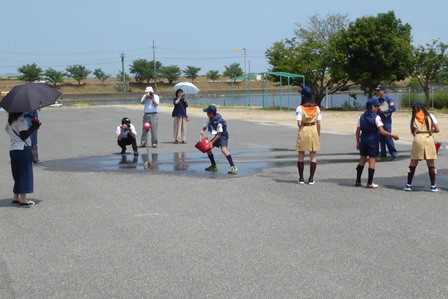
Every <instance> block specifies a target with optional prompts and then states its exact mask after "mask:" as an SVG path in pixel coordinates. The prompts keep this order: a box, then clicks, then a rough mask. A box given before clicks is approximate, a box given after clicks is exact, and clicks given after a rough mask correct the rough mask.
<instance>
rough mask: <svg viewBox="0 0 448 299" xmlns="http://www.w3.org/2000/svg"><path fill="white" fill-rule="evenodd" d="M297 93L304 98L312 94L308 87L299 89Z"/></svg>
mask: <svg viewBox="0 0 448 299" xmlns="http://www.w3.org/2000/svg"><path fill="white" fill-rule="evenodd" d="M299 93H300V94H301V95H304V96H306V97H310V96H312V94H313V91H312V90H311V88H309V87H308V86H304V87H303V88H302V89H299Z"/></svg>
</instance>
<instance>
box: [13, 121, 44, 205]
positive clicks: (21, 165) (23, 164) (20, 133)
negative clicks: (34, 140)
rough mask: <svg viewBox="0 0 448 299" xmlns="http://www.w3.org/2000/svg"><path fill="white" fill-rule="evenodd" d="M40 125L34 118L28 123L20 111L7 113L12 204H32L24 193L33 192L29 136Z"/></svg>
mask: <svg viewBox="0 0 448 299" xmlns="http://www.w3.org/2000/svg"><path fill="white" fill-rule="evenodd" d="M40 125H41V122H40V121H39V120H37V119H35V120H34V121H33V122H32V123H31V126H29V125H28V122H27V120H26V119H25V117H24V115H23V113H22V112H12V113H9V114H8V124H7V125H6V127H5V130H6V131H7V132H8V134H9V136H10V138H11V146H10V151H9V156H10V158H11V172H12V177H13V179H14V188H13V193H14V199H13V201H12V203H13V204H19V206H32V205H34V202H33V201H31V200H27V198H26V195H27V194H28V193H33V192H34V176H33V155H32V152H31V139H30V136H31V134H33V132H35V131H36V130H37V129H38V128H39V127H40Z"/></svg>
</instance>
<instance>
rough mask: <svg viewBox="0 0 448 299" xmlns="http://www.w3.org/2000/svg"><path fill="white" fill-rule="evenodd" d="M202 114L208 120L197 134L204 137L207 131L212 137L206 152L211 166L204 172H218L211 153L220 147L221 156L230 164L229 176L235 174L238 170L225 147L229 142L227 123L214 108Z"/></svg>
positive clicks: (210, 107)
mask: <svg viewBox="0 0 448 299" xmlns="http://www.w3.org/2000/svg"><path fill="white" fill-rule="evenodd" d="M203 111H204V112H207V116H208V118H209V119H208V120H207V121H206V122H205V124H204V127H203V128H202V130H201V132H199V134H200V135H201V137H202V135H204V132H205V131H206V130H208V131H209V132H210V133H211V134H212V135H214V137H213V138H212V140H210V143H209V146H210V147H209V149H208V150H207V155H208V158H209V159H210V162H211V163H212V165H210V166H209V167H207V168H206V169H205V171H213V172H215V171H218V166H217V165H216V162H215V158H214V156H213V153H212V149H213V147H221V152H222V154H223V155H224V156H225V157H226V158H227V161H229V164H230V170H229V172H228V173H229V174H236V172H237V170H238V168H236V166H235V164H234V163H233V160H232V156H231V155H230V152H229V150H228V149H227V145H228V142H229V133H228V132H227V123H226V121H225V120H224V119H223V118H222V116H221V114H219V113H217V112H216V106H213V105H210V106H208V107H207V108H205V109H203Z"/></svg>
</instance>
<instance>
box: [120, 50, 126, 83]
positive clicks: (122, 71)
mask: <svg viewBox="0 0 448 299" xmlns="http://www.w3.org/2000/svg"><path fill="white" fill-rule="evenodd" d="M121 77H122V81H123V82H122V83H121V91H125V81H126V76H125V74H124V52H122V53H121Z"/></svg>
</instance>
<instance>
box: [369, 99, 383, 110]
mask: <svg viewBox="0 0 448 299" xmlns="http://www.w3.org/2000/svg"><path fill="white" fill-rule="evenodd" d="M370 106H378V107H379V106H381V104H380V102H379V101H378V100H377V99H369V100H367V102H366V107H367V108H370Z"/></svg>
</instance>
